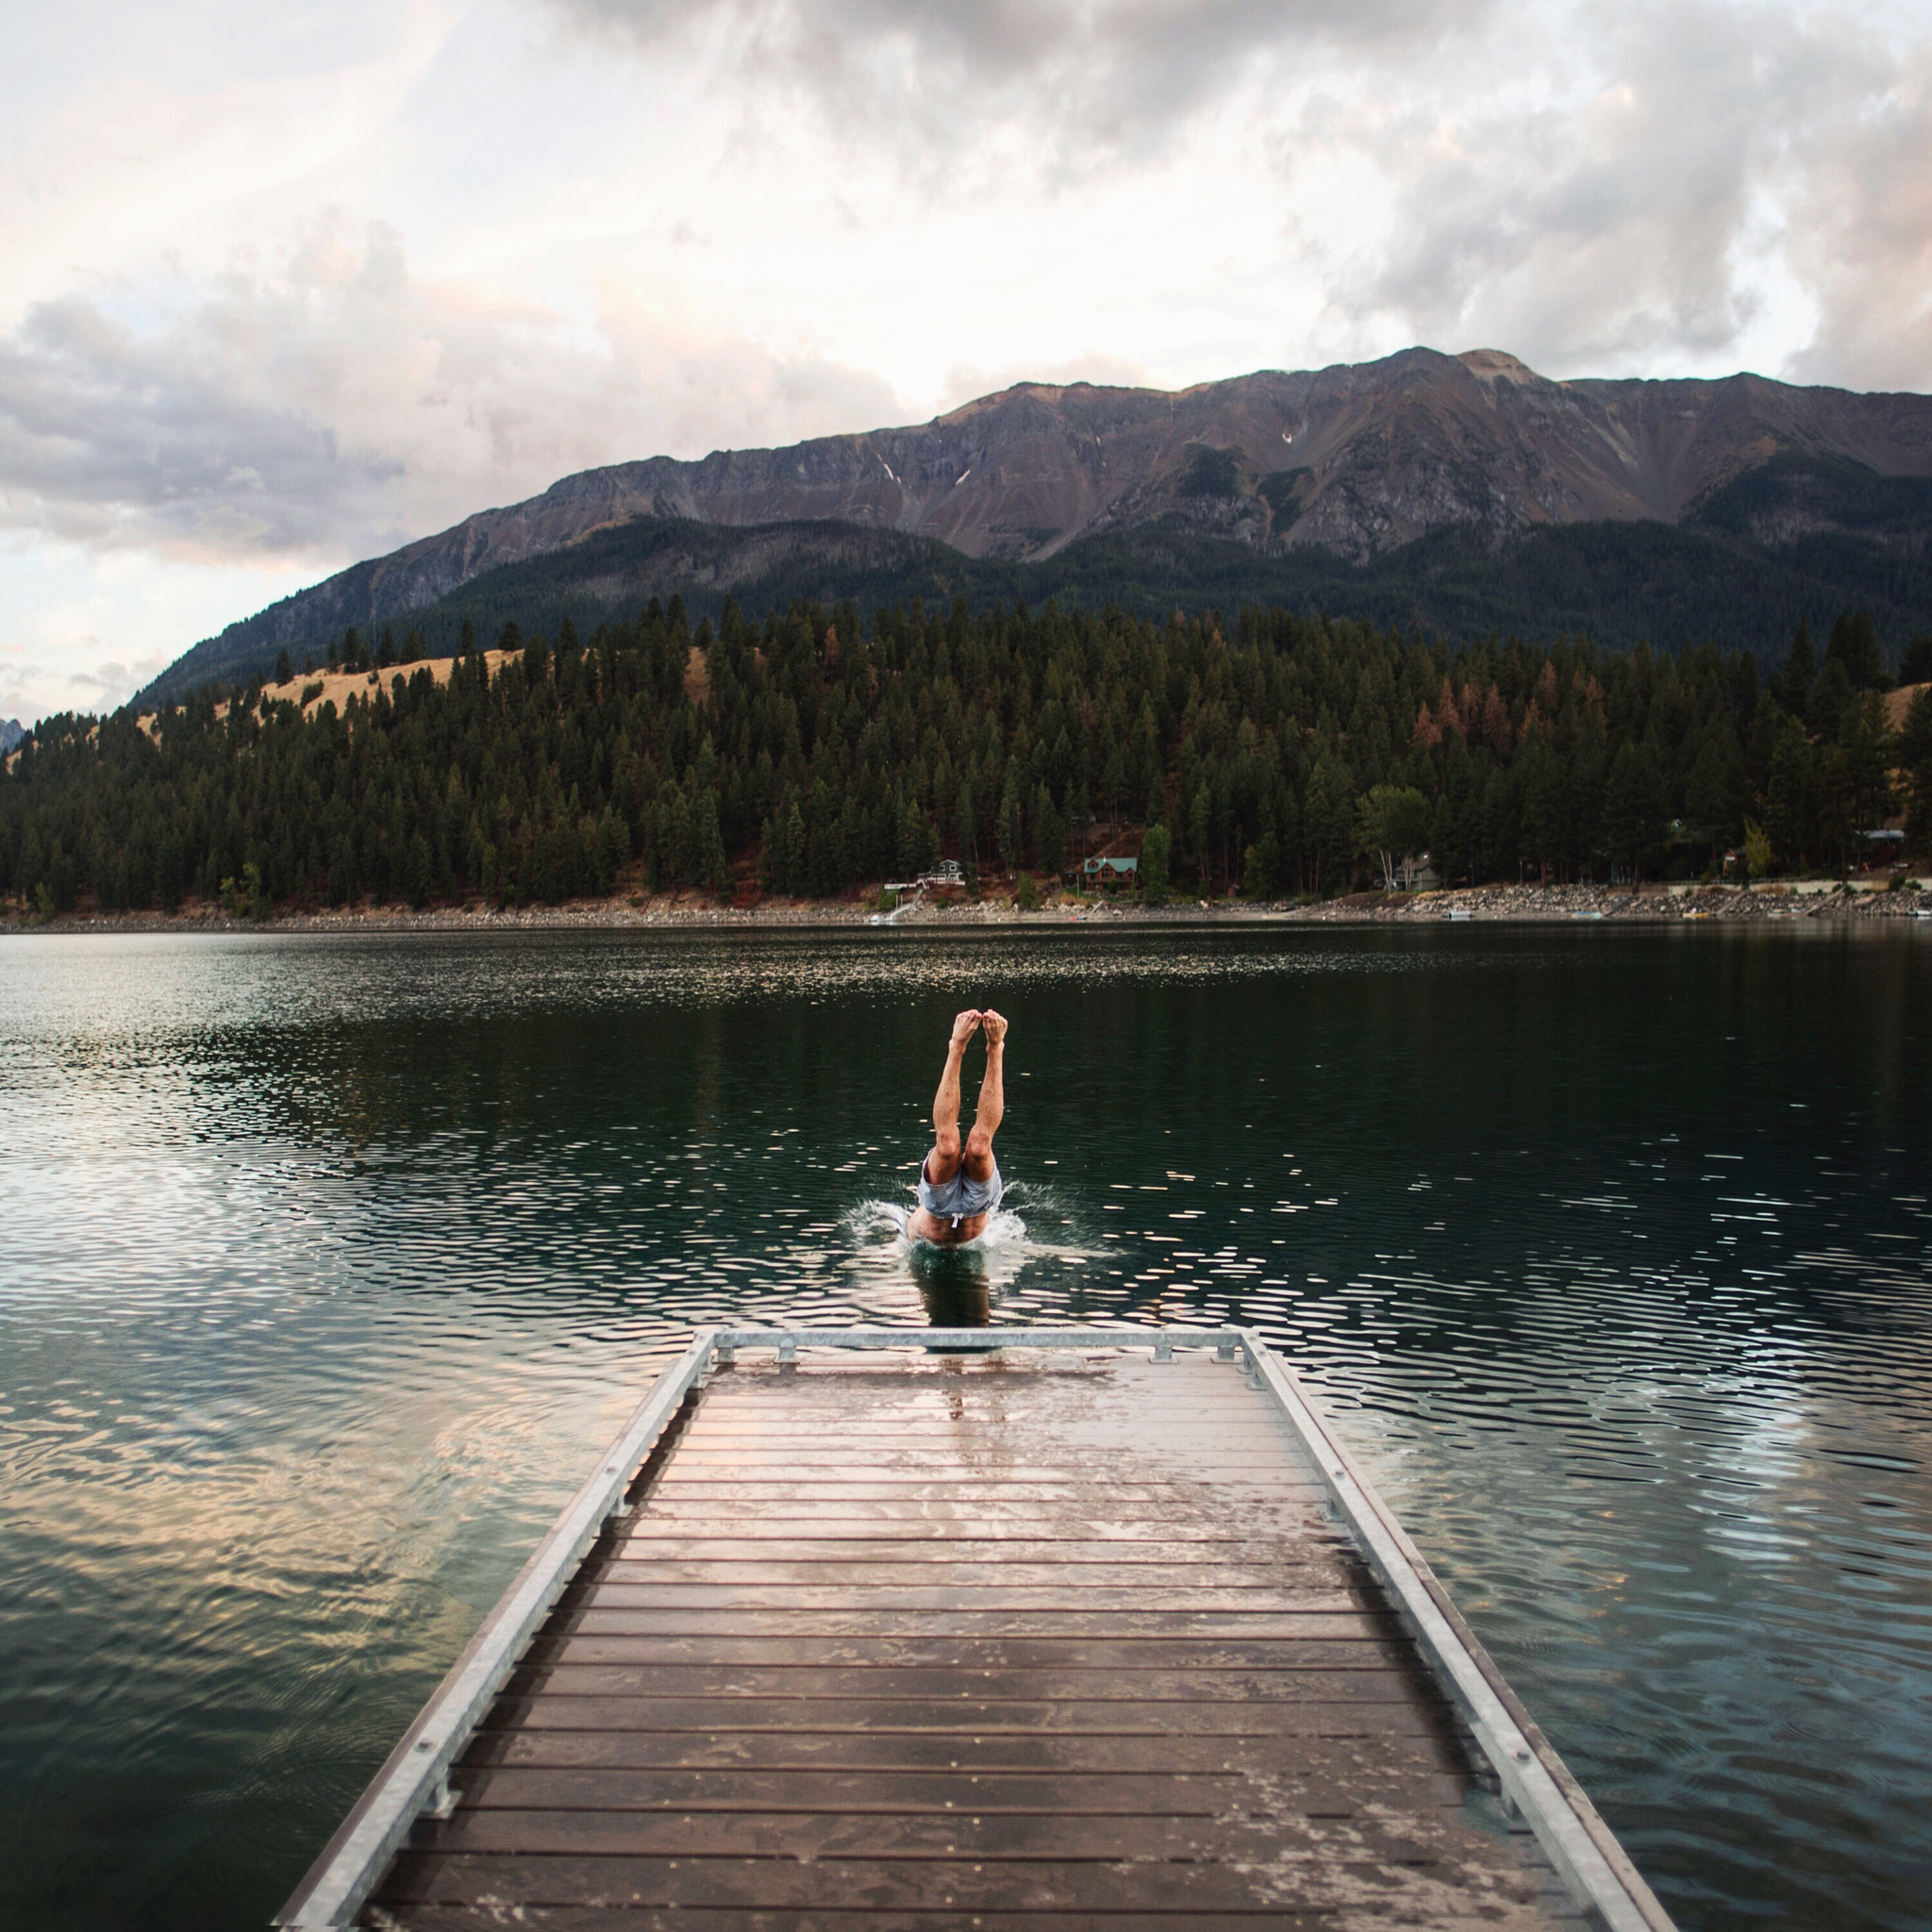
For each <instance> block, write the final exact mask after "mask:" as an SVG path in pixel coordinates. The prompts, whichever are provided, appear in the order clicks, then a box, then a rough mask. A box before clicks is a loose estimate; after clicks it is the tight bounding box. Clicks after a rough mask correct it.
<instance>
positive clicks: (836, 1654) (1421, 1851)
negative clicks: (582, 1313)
mask: <svg viewBox="0 0 1932 1932" xmlns="http://www.w3.org/2000/svg"><path fill="white" fill-rule="evenodd" d="M276 1923H277V1924H282V1925H285V1926H291V1927H316V1926H324V1925H346V1924H362V1925H371V1926H384V1927H387V1926H398V1925H400V1926H410V1927H421V1928H425V1932H427V1928H440V1927H456V1926H480V1925H486V1924H488V1925H500V1924H544V1925H553V1926H561V1927H571V1928H576V1927H588V1926H621V1927H627V1928H636V1932H646V1928H659V1927H665V1928H668V1927H672V1926H676V1927H679V1928H685V1932H714V1928H715V1932H724V1928H758V1932H807V1928H821V1927H825V1928H829V1927H835V1926H836V1927H849V1928H853V1932H896V1928H900V1927H908V1928H910V1927H932V1928H937V1927H941V1926H946V1927H953V1926H984V1927H988V1928H991V1927H1005V1928H1019V1927H1030V1926H1036V1925H1038V1926H1042V1927H1045V1926H1052V1927H1059V1928H1066V1932H1075V1928H1077V1932H1100V1928H1113V1927H1121V1928H1126V1927H1133V1928H1136V1932H1169V1928H1178V1927H1181V1926H1183V1925H1185V1926H1187V1927H1189V1928H1191V1932H1203V1928H1207V1927H1212V1926H1221V1925H1228V1926H1251V1925H1252V1926H1264V1925H1265V1926H1284V1927H1303V1926H1307V1927H1313V1926H1316V1925H1319V1926H1321V1927H1324V1928H1328V1932H1341V1928H1355V1927H1366V1926H1370V1925H1374V1926H1386V1925H1391V1924H1401V1925H1411V1926H1445V1927H1446V1926H1457V1927H1462V1926H1471V1927H1473V1926H1476V1925H1483V1926H1499V1927H1524V1928H1527V1927H1554V1926H1565V1927H1569V1926H1581V1925H1586V1924H1588V1925H1601V1926H1608V1927H1611V1928H1613V1932H1669V1928H1670V1924H1671V1922H1670V1920H1669V1918H1668V1917H1667V1916H1666V1914H1665V1913H1664V1911H1663V1909H1662V1908H1661V1907H1660V1906H1659V1905H1658V1904H1657V1900H1656V1899H1655V1898H1654V1897H1653V1896H1652V1894H1651V1892H1650V1890H1649V1889H1648V1888H1647V1887H1646V1886H1645V1885H1644V1883H1643V1880H1642V1879H1641V1877H1640V1876H1639V1874H1637V1872H1636V1871H1635V1869H1634V1868H1633V1867H1632V1866H1631V1864H1630V1861H1629V1859H1628V1858H1627V1857H1625V1856H1624V1852H1623V1850H1622V1848H1621V1847H1620V1846H1619V1845H1618V1843H1617V1841H1616V1840H1615V1839H1614V1838H1613V1837H1612V1836H1611V1834H1610V1832H1609V1830H1608V1829H1607V1826H1606V1825H1605V1824H1603V1822H1602V1820H1601V1819H1600V1818H1598V1816H1597V1814H1596V1812H1595V1811H1594V1810H1593V1809H1592V1807H1591V1805H1590V1802H1589V1800H1588V1799H1587V1798H1586V1797H1585V1796H1584V1794H1583V1792H1582V1790H1580V1789H1579V1788H1578V1786H1577V1785H1576V1782H1575V1780H1574V1778H1573V1777H1572V1776H1571V1775H1570V1774H1569V1772H1568V1771H1567V1770H1566V1769H1565V1768H1564V1766H1563V1764H1562V1762H1561V1760H1560V1759H1559V1758H1558V1757H1557V1754H1556V1753H1555V1751H1554V1750H1553V1749H1552V1748H1551V1747H1550V1745H1549V1744H1548V1742H1547V1741H1546V1740H1544V1739H1543V1738H1542V1736H1541V1733H1540V1732H1539V1731H1538V1730H1537V1728H1536V1726H1535V1724H1533V1723H1532V1722H1531V1721H1530V1719H1529V1717H1528V1714H1527V1713H1526V1712H1525V1711H1524V1709H1523V1707H1522V1706H1521V1705H1520V1704H1519V1703H1518V1702H1517V1701H1516V1699H1515V1698H1514V1697H1513V1696H1512V1695H1511V1694H1510V1692H1509V1691H1508V1689H1507V1686H1506V1685H1505V1684H1504V1682H1503V1680H1502V1678H1501V1676H1500V1675H1499V1674H1498V1673H1497V1672H1496V1670H1495V1667H1494V1665H1493V1664H1492V1663H1491V1661H1490V1659H1489V1658H1488V1657H1486V1656H1485V1655H1484V1653H1483V1651H1482V1649H1481V1647H1480V1646H1479V1645H1478V1644H1477V1643H1476V1642H1475V1640H1474V1638H1473V1637H1472V1636H1471V1635H1470V1633H1469V1631H1468V1629H1467V1628H1466V1626H1465V1625H1464V1624H1463V1623H1462V1620H1461V1618H1460V1617H1459V1616H1458V1615H1457V1612H1456V1610H1455V1607H1454V1606H1453V1605H1452V1604H1451V1603H1450V1601H1449V1599H1448V1597H1447V1595H1446V1594H1445V1593H1444V1592H1443V1591H1442V1589H1441V1585H1440V1583H1438V1582H1437V1580H1436V1579H1435V1577H1434V1576H1433V1575H1432V1574H1430V1573H1429V1571H1428V1569H1427V1567H1426V1565H1425V1564H1424V1562H1423V1560H1422V1558H1421V1557H1420V1556H1419V1555H1418V1554H1417V1553H1416V1551H1415V1550H1414V1548H1413V1546H1412V1545H1411V1544H1410V1543H1409V1541H1408V1540H1407V1537H1406V1536H1405V1535H1404V1534H1403V1532H1402V1529H1401V1527H1400V1525H1399V1524H1397V1523H1396V1522H1395V1520H1394V1518H1393V1517H1392V1516H1391V1514H1390V1512H1389V1511H1388V1509H1387V1507H1386V1506H1384V1505H1383V1504H1382V1503H1381V1501H1380V1499H1379V1498H1378V1497H1376V1495H1375V1494H1374V1491H1373V1489H1372V1488H1371V1487H1370V1485H1369V1484H1368V1483H1367V1482H1366V1481H1365V1480H1364V1478H1363V1476H1362V1474H1361V1472H1360V1471H1359V1470H1358V1469H1357V1467H1356V1465H1355V1464H1354V1463H1353V1461H1352V1460H1351V1459H1350V1458H1349V1457H1348V1456H1347V1454H1346V1453H1345V1451H1344V1450H1343V1449H1342V1447H1341V1444H1340V1442H1339V1441H1337V1440H1336V1439H1335V1437H1334V1435H1333V1434H1332V1432H1331V1431H1330V1430H1329V1429H1328V1428H1327V1426H1326V1424H1324V1421H1323V1419H1322V1418H1321V1417H1320V1416H1319V1414H1318V1413H1317V1412H1316V1411H1315V1410H1314V1408H1313V1407H1311V1406H1310V1405H1309V1403H1308V1402H1307V1398H1306V1397H1305V1395H1304V1394H1303V1392H1302V1391H1301V1389H1300V1387H1299V1385H1298V1384H1297V1383H1296V1382H1295V1380H1294V1378H1293V1376H1292V1375H1291V1374H1290V1373H1289V1372H1288V1371H1287V1369H1286V1368H1285V1367H1284V1365H1283V1364H1282V1363H1281V1362H1280V1361H1279V1360H1278V1359H1277V1358H1276V1357H1274V1356H1273V1355H1272V1354H1271V1353H1270V1352H1269V1351H1268V1350H1267V1349H1266V1348H1265V1346H1264V1345H1263V1344H1262V1342H1261V1341H1260V1339H1259V1338H1258V1337H1257V1335H1255V1334H1254V1333H1253V1332H1252V1331H1247V1330H1222V1331H1177V1330H1171V1331H1156V1330H1147V1329H1137V1330H1084V1331H1083V1330H1044V1329H1014V1330H998V1331H990V1330H956V1331H934V1330H918V1329H913V1330H906V1329H874V1330H861V1329H854V1330H799V1331H791V1332H783V1331H772V1330H713V1331H708V1332H707V1333H705V1334H701V1335H700V1336H699V1337H698V1338H697V1339H696V1341H694V1342H693V1343H692V1345H691V1349H690V1351H689V1352H688V1353H687V1354H686V1355H685V1357H683V1358H682V1360H681V1361H680V1362H679V1363H678V1364H677V1365H676V1367H675V1368H674V1369H672V1370H670V1371H668V1372H667V1373H666V1374H665V1375H664V1376H662V1377H661V1378H660V1380H659V1381H658V1384H657V1386H656V1387H655V1388H654V1389H653V1390H652V1391H651V1393H650V1395H649V1396H648V1397H647V1399H646V1400H645V1402H644V1403H643V1405H642V1406H641V1407H640V1409H639V1411H638V1413H637V1414H636V1415H635V1416H634V1417H633V1418H632V1419H631V1422H630V1424H628V1426H627V1427H626V1429H625V1433H624V1435H623V1436H622V1437H621V1438H620V1439H619V1441H618V1442H617V1443H616V1444H614V1445H613V1446H612V1448H611V1450H610V1451H608V1453H607V1454H606V1456H605V1457H603V1458H602V1460H601V1461H600V1463H599V1465H598V1469H597V1473H596V1474H594V1475H593V1476H592V1478H591V1481H590V1482H589V1483H587V1484H586V1485H585V1487H584V1489H583V1491H581V1492H580V1493H579V1494H578V1496H577V1497H576V1499H575V1501H574V1502H573V1504H572V1505H571V1507H570V1508H569V1509H567V1510H566V1511H565V1513H564V1515H563V1517H562V1518H561V1519H560V1520H559V1522H558V1525H557V1527H556V1528H555V1529H554V1530H553V1531H552V1532H551V1535H550V1536H549V1538H547V1539H546V1541H545V1542H544V1544H543V1545H542V1546H541V1548H540V1549H539V1550H538V1552H537V1554H536V1556H534V1557H532V1558H531V1560H530V1563H529V1564H528V1566H526V1568H525V1571H524V1572H523V1574H521V1575H520V1576H519V1577H518V1579H517V1581H516V1583H515V1584H513V1585H512V1586H511V1588H510V1590H509V1591H508V1593H507V1594H506V1595H505V1597H504V1599H503V1601H502V1602H501V1603H500V1604H499V1605H498V1606H497V1607H496V1609H495V1610H494V1611H493V1612H492V1613H491V1617H490V1618H489V1619H488V1620H487V1621H486V1623H485V1624H484V1626H483V1628H482V1629H481V1630H479V1631H478V1632H477V1635H476V1637H475V1640H474V1641H472V1643H471V1645H470V1647H469V1649H468V1650H467V1651H466V1652H465V1653H464V1655H463V1657H461V1658H459V1659H458V1662H457V1664H456V1666H455V1667H454V1668H453V1669H452V1671H451V1672H450V1674H449V1676H448V1677H447V1678H446V1679H445V1681H444V1683H443V1685H442V1687H441V1690H439V1691H438V1692H437V1694H436V1696H435V1697H434V1698H433V1699H432V1700H431V1701H430V1703H429V1705H428V1706H427V1707H425V1710H424V1711H423V1713H422V1715H421V1716H420V1717H419V1718H418V1719H417V1721H416V1723H415V1724H413V1725H412V1726H411V1727H410V1729H409V1731H408V1733H407V1734H406V1735H405V1736H404V1738H403V1739H402V1740H401V1742H400V1743H399V1744H398V1745H397V1746H396V1749H395V1751H394V1752H393V1753H392V1754H391V1757H390V1759H389V1761H388V1763H387V1764H385V1765H384V1767H383V1769H382V1770H381V1772H380V1773H378V1774H377V1776H376V1778H375V1782H374V1783H373V1784H372V1785H371V1786H370V1788H369V1790H368V1791H367V1792H365V1793H364V1795H363V1797H362V1799H361V1800H360V1801H359V1803H358V1805H357V1807H355V1809H354V1810H353V1811H352V1812H351V1813H350V1815H349V1817H348V1818H347V1819H346V1820H345V1821H344V1823H343V1824H342V1826H341V1830H340V1831H338V1832H337V1834H336V1836H335V1838H334V1839H333V1840H331V1841H330V1843H329V1845H328V1846H327V1847H326V1848H325V1851H324V1852H323V1854H322V1857H320V1858H319V1859H318V1860H317V1862H316V1864H315V1866H314V1868H313V1869H312V1870H311V1871H310V1873H309V1874H308V1877H307V1878H306V1879H305V1880H304V1881H303V1884H302V1885H301V1887H300V1888H299V1889H298V1890H297V1891H296V1892H295V1894H294V1896H293V1897H292V1898H291V1900H290V1901H289V1903H288V1905H287V1906H286V1907H284V1908H283V1911H282V1913H281V1915H280V1917H279V1918H278V1920H277V1921H276Z"/></svg>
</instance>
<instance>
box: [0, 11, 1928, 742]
mask: <svg viewBox="0 0 1932 1932" xmlns="http://www.w3.org/2000/svg"><path fill="white" fill-rule="evenodd" d="M4 44H5V46H6V50H7V54H8V58H6V60H5V61H4V62H0V718H5V717H7V716H9V715H13V714H16V713H17V714H18V715H19V716H20V717H22V718H23V719H25V720H29V721H30V720H31V719H33V718H35V717H38V716H41V715H43V714H44V713H45V712H47V711H50V710H58V709H64V708H70V707H77V708H88V709H97V708H106V707H108V706H111V705H113V704H116V703H118V702H120V701H121V700H122V699H124V698H125V697H126V696H127V695H128V693H129V692H130V691H132V690H133V689H134V688H135V687H136V686H138V685H139V684H141V683H142V682H143V681H144V680H145V679H146V678H147V677H148V676H150V675H152V674H153V673H154V672H155V671H156V670H158V669H159V668H160V667H161V666H162V665H163V664H165V663H166V662H168V661H169V660H170V659H172V658H175V656H177V655H178V654H179V653H180V652H181V651H182V650H184V649H185V648H186V647H187V646H188V645H190V644H191V643H192V642H194V641H196V640H197V639H199V638H201V637H204V636H207V635H208V634H209V633H211V632H213V631H215V630H217V629H219V628H220V627H221V626H222V625H224V624H225V623H227V622H229V621H231V620H233V619H235V618H237V617H242V616H245V615H247V614H248V613H249V612H251V611H253V610H255V609H257V608H259V607H260V606H261V605H263V604H265V603H267V602H270V601H271V600H273V599H274V598H275V597H278V596H282V595H286V594H287V593H288V592H289V591H293V590H296V589H299V588H300V587H301V586H303V585H304V584H307V583H310V582H313V581H315V580H316V579H317V578H319V577H322V576H325V575H328V574H329V573H330V572H331V571H333V570H336V569H340V568H341V566H342V565H343V564H345V563H348V562H351V561H353V560H355V559H356V558H358V557H365V556H369V555H373V554H375V553H378V552H380V551H382V550H386V549H389V548H391V547H393V546H394V545H395V544H396V543H398V542H402V541H407V540H408V539H409V538H412V537H417V536H421V535H425V534H426V533H428V532H430V531H432V530H436V529H440V528H442V527H443V526H445V525H448V524H450V523H453V522H455V521H456V520H457V519H458V518H459V517H461V516H463V515H465V514H467V513H468V512H469V511H471V510H474V509H478V508H484V507H486V506H488V505H491V504H498V503H506V502H510V501H514V500H515V499H517V498H518V497H521V496H525V495H528V494H530V493H532V492H533V491H537V490H540V489H541V488H542V487H543V486H544V485H545V484H547V483H549V482H551V481H553V480H554V479H555V478H556V477H558V475H563V474H565V473H567V472H569V471H571V470H575V469H580V468H583V467H585V466H586V465H589V464H593V463H601V462H609V461H614V460H619V459H622V458H631V457H641V456H648V455H651V454H654V453H658V452H666V453H669V454H671V455H675V456H683V457H694V456H700V455H702V454H704V452H706V451H707V450H709V449H713V448H719V447H731V446H743V445H756V444H769V443H783V442H789V441H794V440H796V439H797V438H800V437H804V436H809V435H815V434H820V433H824V432H828V431H836V430H847V429H860V428H868V427H872V426H874V425H879V424H886V423H902V422H917V421H923V420H924V419H925V418H927V417H929V416H931V415H933V414H935V413H937V412H938V411H940V410H941V409H944V408H948V407H949V406H951V405H953V404H955V403H958V402H961V401H964V400H966V399H967V398H969V397H971V396H974V395H976V394H980V393H983V392H984V391H988V390H991V389H994V388H998V387H1000V386H1002V385H1004V384H1006V383H1008V382H1012V381H1015V380H1018V379H1021V378H1024V377H1039V378H1043V379H1074V378H1079V377H1086V378H1090V379H1092V380H1095V381H1113V382H1135V383H1150V384H1156V385H1158V386H1161V387H1177V386H1180V385H1182V384H1186V383H1191V382H1197V381H1202V380H1207V379H1209V378H1212V377H1216V376H1224V375H1237V374H1240V373H1243V372H1245V371H1248V370H1252V369H1257V368H1271V367H1272V368H1305V367H1313V366H1319V365H1321V364H1324V363H1327V362H1333V361H1353V360H1359V359H1362V358H1369V357H1373V356H1377V355H1382V354H1385V353H1387V352H1389V351H1390V350H1392V349H1396V348H1400V347H1403V346H1405V345H1407V344H1408V343H1411V342H1425V343H1428V344H1430V345H1432V346H1434V347H1437V348H1441V349H1445V350H1450V351H1455V350H1460V349H1466V348H1474V347H1494V348H1502V349H1507V350H1510V351H1512V352H1514V353H1515V354H1517V355H1519V356H1521V357H1523V358H1524V360H1526V361H1527V362H1529V363H1530V364H1531V365H1532V366H1534V367H1535V368H1538V369H1540V370H1541V371H1542V372H1543V373H1544V374H1546V375H1554V376H1571V375H1727V374H1729V373H1730V372H1732V371H1734V370H1736V369H1740V368H1750V369H1756V370H1757V371H1759V372H1761V373H1763V374H1765V375H1777V376H1782V377H1786V378H1789V379H1793V380H1799V381H1807V382H1829V383H1841V384H1844V385H1847V386H1850V387H1854V388H1862V389H1886V388H1890V389H1919V390H1926V389H1932V164H1928V162H1927V156H1928V155H1932V18H1928V9H1927V8H1926V6H1925V5H1924V0H1920V4H1916V5H1910V6H1907V5H1897V4H1891V5H1880V4H1849V5H1845V6H1840V7H1835V8H1806V7H1800V6H1791V5H1784V4H1769V5H1760V6H1730V5H1719V4H1700V0H1673V4H1669V5H1646V4H1644V0H1614V4H1612V0H1604V4H1586V5H1576V6H1567V7H1566V6H1562V5H1528V4H1522V0H1431V4H1423V5H1402V4H1397V0H1302V4H1293V0H1286V4H1284V0H1195V4H1184V0H974V4H965V0H960V4H949V0H826V4H824V5H821V6H808V5H804V4H800V0H682V4H677V5H673V4H669V0H665V4H658V0H381V4H376V0H280V4H278V5H276V6H273V7H263V6H262V5H261V4H260V0H245V4H242V0H208V4H205V5H200V6H189V5H180V4H171V0H140V4H136V0H64V4H62V5H61V6H59V7H40V8H21V9H20V11H19V13H18V14H14V15H12V16H11V17H10V18H9V21H8V27H7V29H6V40H5V42H4Z"/></svg>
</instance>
